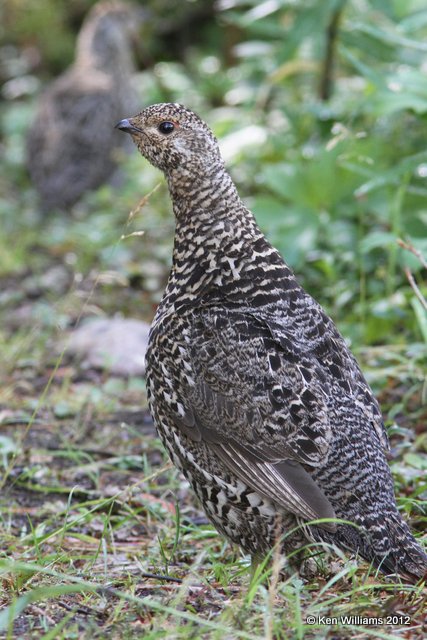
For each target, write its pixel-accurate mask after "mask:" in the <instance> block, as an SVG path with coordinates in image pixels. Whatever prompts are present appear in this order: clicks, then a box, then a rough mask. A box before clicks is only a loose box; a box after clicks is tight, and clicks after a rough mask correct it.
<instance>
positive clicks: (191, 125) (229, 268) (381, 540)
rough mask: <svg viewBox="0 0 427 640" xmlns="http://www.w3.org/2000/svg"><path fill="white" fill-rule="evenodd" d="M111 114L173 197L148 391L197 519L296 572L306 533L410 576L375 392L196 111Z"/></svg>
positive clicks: (417, 566)
mask: <svg viewBox="0 0 427 640" xmlns="http://www.w3.org/2000/svg"><path fill="white" fill-rule="evenodd" d="M116 127H117V128H118V129H119V130H121V131H123V132H125V133H128V134H130V136H131V138H132V139H133V142H134V143H135V144H136V146H137V148H138V150H139V151H140V153H141V154H142V156H144V157H145V158H146V159H147V160H148V161H149V162H150V163H151V164H152V165H154V166H155V167H157V168H158V169H160V170H161V171H162V172H163V173H164V175H165V177H166V181H167V184H168V189H169V193H170V197H171V200H172V206H173V212H174V215H175V237H174V246H173V256H172V267H171V271H170V275H169V279H168V282H167V286H166V289H165V291H164V295H163V298H162V300H161V302H160V304H159V306H158V308H157V311H156V313H155V317H154V320H153V322H152V325H151V330H150V335H149V343H148V349H147V354H146V387H147V398H148V403H149V407H150V411H151V414H152V417H153V420H154V422H155V424H156V427H157V430H158V433H159V435H160V438H161V440H162V442H163V444H164V446H165V448H166V450H167V452H168V453H169V456H170V458H171V460H172V462H173V463H174V464H175V466H176V467H177V468H178V469H179V470H180V471H182V473H183V474H184V476H185V477H186V478H187V480H188V481H189V483H190V485H191V487H192V488H193V490H194V492H195V494H196V496H197V497H198V499H199V500H200V502H201V504H202V506H203V508H204V510H205V512H206V515H207V517H208V519H209V520H210V521H211V523H212V524H213V525H214V527H215V528H216V529H217V530H218V531H219V532H220V533H221V534H223V535H224V536H225V537H226V538H228V540H230V541H231V542H232V543H236V544H238V545H240V547H241V548H242V549H243V551H244V552H245V553H247V554H250V555H251V557H252V561H253V562H254V563H256V562H257V561H258V560H259V558H261V557H264V556H266V555H267V554H269V553H271V550H272V549H277V548H279V549H280V552H281V553H283V555H284V556H285V557H286V558H287V559H288V566H289V567H290V568H293V565H296V566H295V569H298V567H299V568H300V569H301V567H303V564H304V552H303V551H302V550H304V549H306V548H307V545H309V547H308V548H310V545H318V546H320V547H322V546H323V548H328V549H329V548H330V547H331V548H338V549H343V550H344V551H349V552H351V553H353V554H355V555H356V556H357V557H362V558H364V559H365V560H367V561H368V562H369V563H371V565H372V566H373V567H375V568H377V569H379V570H380V571H382V572H383V573H385V574H386V575H389V576H390V577H391V579H392V580H393V579H394V580H401V579H403V580H407V581H409V582H415V581H416V580H418V579H420V578H422V577H423V576H424V574H425V572H426V571H427V555H426V554H425V552H424V551H423V549H422V547H421V546H420V544H419V543H418V542H417V541H416V539H415V538H414V536H413V535H412V533H411V531H410V529H409V527H408V525H407V523H406V522H405V521H404V519H403V518H402V516H401V514H400V513H399V511H398V508H397V506H396V499H395V494H394V486H393V479H392V475H391V471H390V467H389V464H388V462H387V457H388V451H389V443H388V438H387V433H386V430H385V426H384V422H383V418H382V416H381V411H380V408H379V405H378V402H377V400H376V399H375V397H374V395H373V392H372V391H371V389H370V387H369V385H368V383H367V381H366V380H365V378H364V376H363V373H362V371H361V369H360V368H359V365H358V363H357V361H356V359H355V358H354V356H353V355H352V353H351V352H350V350H349V348H348V347H347V345H346V342H345V340H344V338H343V337H342V336H341V335H340V333H339V331H338V329H337V328H336V326H335V324H334V323H333V321H332V320H331V319H330V318H329V317H328V315H327V314H326V313H325V311H324V310H323V309H322V307H321V306H320V305H319V304H318V303H317V302H316V301H315V300H314V299H313V298H312V297H311V296H310V295H309V294H308V293H307V292H306V291H305V290H304V289H303V288H302V287H301V286H300V285H299V283H298V282H297V280H296V278H295V275H294V274H293V272H292V270H291V269H290V267H289V266H288V265H287V264H286V263H285V261H284V259H283V258H282V256H281V255H280V253H279V252H278V251H277V250H276V249H275V248H274V247H273V246H272V245H271V244H270V242H269V241H268V240H267V238H266V237H265V235H264V234H263V233H262V231H261V230H260V228H259V227H258V225H257V223H256V220H255V217H254V215H253V214H252V213H251V212H250V211H249V210H248V208H247V207H246V206H245V204H244V203H243V201H242V200H241V199H240V197H239V194H238V192H237V189H236V186H235V185H234V183H233V181H232V178H231V176H230V174H229V173H228V172H227V170H226V168H225V164H224V161H223V159H222V157H221V153H220V149H219V145H218V142H217V140H216V138H215V137H214V135H213V133H212V132H211V130H210V129H209V127H208V126H207V124H206V123H205V122H204V121H203V120H201V119H200V118H199V116H198V115H196V114H195V113H194V112H192V111H191V110H189V109H187V108H186V107H184V106H183V105H180V104H175V103H164V104H155V105H152V106H148V107H146V108H145V109H143V110H142V111H141V112H140V113H139V114H137V115H135V116H132V117H129V118H125V119H123V120H121V121H120V122H118V123H117V125H116ZM277 545H279V546H277Z"/></svg>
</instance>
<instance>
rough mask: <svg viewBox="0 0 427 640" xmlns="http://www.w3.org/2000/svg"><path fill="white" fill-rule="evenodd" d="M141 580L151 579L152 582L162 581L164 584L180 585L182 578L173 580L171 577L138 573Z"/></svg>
mask: <svg viewBox="0 0 427 640" xmlns="http://www.w3.org/2000/svg"><path fill="white" fill-rule="evenodd" d="M139 575H140V576H141V578H153V580H164V581H165V582H178V583H179V584H182V578H174V577H173V576H163V575H158V574H156V573H140V574H139Z"/></svg>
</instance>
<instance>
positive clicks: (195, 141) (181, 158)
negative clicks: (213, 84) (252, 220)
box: [117, 103, 222, 175]
mask: <svg viewBox="0 0 427 640" xmlns="http://www.w3.org/2000/svg"><path fill="white" fill-rule="evenodd" d="M125 123H129V125H130V126H128V127H127V126H126V124H125ZM164 123H167V124H170V125H171V126H169V127H167V126H165V127H163V129H164V130H162V125H163V124H164ZM117 127H118V128H119V129H122V130H125V131H126V130H127V131H128V132H129V133H130V134H131V135H132V138H133V140H134V142H135V144H136V146H137V147H138V149H139V151H140V152H141V153H142V155H143V156H144V157H145V158H147V160H149V161H150V162H151V163H152V164H153V165H154V166H155V167H158V168H159V169H161V170H162V171H164V172H165V173H166V174H170V172H171V171H173V170H174V169H177V168H178V167H179V168H180V169H182V170H184V171H187V172H191V173H193V174H195V175H197V174H200V171H201V170H204V171H206V170H209V171H211V170H212V166H213V165H215V166H216V165H217V163H218V162H220V163H221V164H222V159H221V156H220V153H219V148H218V142H217V140H216V138H215V136H214V135H213V133H212V131H211V130H210V129H209V127H208V126H207V125H206V124H205V123H204V122H203V120H201V119H200V118H199V116H198V115H196V114H195V113H194V112H193V111H190V110H189V109H186V108H185V107H184V106H183V105H181V104H176V103H160V104H154V105H152V106H150V107H147V108H146V109H144V110H143V111H141V113H138V115H136V116H133V117H131V118H128V119H127V120H122V122H120V123H119V124H118V125H117ZM202 167H203V169H202Z"/></svg>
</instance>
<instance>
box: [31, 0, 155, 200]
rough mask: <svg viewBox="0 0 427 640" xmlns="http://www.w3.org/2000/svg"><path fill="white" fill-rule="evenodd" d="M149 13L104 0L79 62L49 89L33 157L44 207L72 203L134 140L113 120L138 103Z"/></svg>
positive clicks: (110, 170) (81, 44)
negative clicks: (139, 49) (139, 50)
mask: <svg viewBox="0 0 427 640" xmlns="http://www.w3.org/2000/svg"><path fill="white" fill-rule="evenodd" d="M142 16H143V14H142V12H140V11H137V10H136V9H135V8H134V7H133V6H132V5H130V4H127V3H125V2H119V1H117V0H105V1H104V2H99V3H97V4H96V5H95V6H94V7H93V8H92V10H91V11H90V12H89V14H88V15H87V17H86V19H85V21H84V23H83V25H82V28H81V30H80V33H79V35H78V38H77V44H76V55H75V61H74V63H73V64H72V66H71V67H70V68H68V69H67V70H66V71H65V72H64V73H63V74H62V75H60V76H59V77H58V78H56V79H55V80H54V81H53V82H52V84H51V85H50V86H48V88H47V89H46V90H45V92H44V93H42V95H41V97H40V100H39V103H38V107H37V109H36V115H35V117H34V120H33V122H32V124H31V126H30V127H29V130H28V133H27V144H26V165H27V169H28V172H29V175H30V179H31V181H32V183H33V185H34V186H35V188H36V190H37V192H38V195H39V200H40V208H41V210H42V211H43V212H50V211H54V210H59V211H67V210H69V209H70V208H71V207H72V206H73V205H75V204H76V203H77V202H78V201H79V200H80V198H81V197H82V195H83V194H84V193H85V192H86V191H88V190H93V189H96V188H98V187H99V186H100V185H102V184H103V183H105V182H107V181H108V180H109V179H110V178H112V176H113V174H114V172H115V170H116V168H117V166H118V163H119V158H120V153H121V152H123V149H124V148H126V141H125V139H124V137H123V136H120V135H119V132H118V131H114V129H113V128H112V127H111V126H109V124H110V123H111V122H114V121H115V120H118V119H119V118H120V117H122V116H123V114H124V113H129V110H130V111H132V110H134V109H136V108H137V95H136V92H135V89H134V86H135V83H134V80H133V76H134V71H135V68H134V62H133V51H132V46H133V45H132V42H133V40H134V39H135V38H136V36H137V33H138V28H139V25H140V23H141V21H142ZM94 118H96V121H97V126H96V127H94V126H93V119H94ZM101 131H102V135H101V134H100V132H101Z"/></svg>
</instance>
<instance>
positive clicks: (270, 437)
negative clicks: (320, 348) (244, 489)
mask: <svg viewBox="0 0 427 640" xmlns="http://www.w3.org/2000/svg"><path fill="white" fill-rule="evenodd" d="M192 326H193V330H192V334H191V339H190V344H189V346H188V349H187V350H186V355H185V358H186V366H184V367H183V368H182V371H181V374H180V375H181V385H184V387H185V392H184V393H183V394H182V395H183V398H185V400H184V401H183V402H181V400H180V408H181V410H180V414H179V415H177V413H175V414H174V416H171V417H172V419H173V421H174V424H175V425H176V426H177V427H178V428H179V429H180V430H181V431H182V432H183V433H185V435H186V436H187V437H190V438H191V439H193V440H195V441H203V442H204V443H206V444H207V446H208V447H210V448H211V450H212V451H213V452H214V453H215V454H216V455H217V456H218V457H219V458H220V459H221V461H222V462H223V464H224V465H225V466H226V468H228V469H229V470H230V471H231V472H233V473H234V474H235V475H236V476H237V477H238V478H239V479H240V480H241V481H243V482H244V483H245V484H247V485H248V486H249V487H251V488H253V490H254V491H256V492H258V493H259V494H260V495H262V496H264V497H266V498H268V499H269V500H271V501H273V502H275V503H276V504H279V505H281V506H282V507H283V509H284V510H286V511H290V512H292V513H295V514H296V515H300V516H302V517H304V518H305V519H316V518H333V517H334V515H335V514H334V510H333V508H332V506H331V504H330V502H329V501H328V499H327V498H326V497H325V495H324V494H323V492H322V491H321V489H320V488H319V487H318V486H317V485H316V483H315V481H314V480H313V479H312V477H311V476H310V474H309V473H308V472H307V471H306V470H305V468H304V466H303V465H304V464H305V465H312V466H316V465H318V464H319V463H320V462H321V461H323V460H324V458H325V457H326V456H327V454H328V443H329V440H330V436H331V433H330V426H329V422H328V415H327V403H326V394H327V392H328V389H327V384H326V382H325V381H324V380H322V379H321V378H322V377H321V375H320V373H319V372H317V371H316V370H315V369H313V368H312V364H311V363H310V362H309V361H308V359H307V358H304V357H302V358H301V360H300V359H297V358H293V357H290V356H289V354H287V353H286V352H285V351H284V349H283V348H282V347H281V346H280V344H278V343H277V341H276V340H275V339H274V338H273V337H272V335H271V331H270V329H269V327H268V326H267V325H265V323H263V322H260V321H255V320H254V319H253V318H251V317H250V316H248V315H247V314H244V313H240V314H239V313H228V312H226V311H222V312H220V311H218V313H215V312H213V311H210V312H200V313H199V314H198V317H196V318H195V320H194V322H193V325H192ZM323 526H325V528H329V529H330V530H334V528H335V525H334V524H333V523H326V524H325V525H323Z"/></svg>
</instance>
